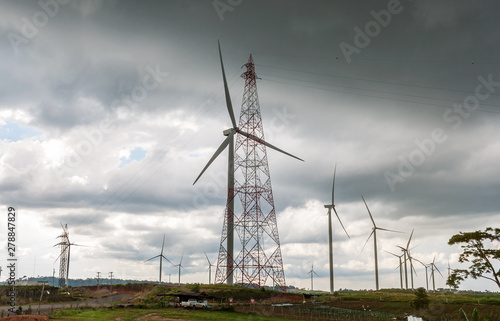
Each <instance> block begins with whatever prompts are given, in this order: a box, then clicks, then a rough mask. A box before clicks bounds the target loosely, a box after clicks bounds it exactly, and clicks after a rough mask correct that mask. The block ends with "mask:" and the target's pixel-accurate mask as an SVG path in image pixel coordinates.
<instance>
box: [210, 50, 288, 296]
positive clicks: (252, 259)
mask: <svg viewBox="0 0 500 321" xmlns="http://www.w3.org/2000/svg"><path fill="white" fill-rule="evenodd" d="M245 67H246V71H245V72H244V73H243V74H242V75H241V76H242V78H243V79H245V89H244V93H243V103H242V106H241V113H240V119H239V126H238V129H239V131H241V132H243V133H244V134H242V133H240V132H239V133H238V135H237V138H236V144H235V145H234V189H233V190H231V189H229V190H228V199H227V205H226V210H225V215H224V225H223V228H222V236H221V242H220V247H219V256H218V260H217V271H216V276H215V282H216V283H224V282H226V281H228V278H231V280H232V279H234V283H237V284H245V285H250V286H253V287H254V288H261V287H263V286H264V285H266V281H268V278H270V279H271V280H270V281H272V283H273V284H275V285H276V286H277V287H279V288H280V289H281V290H282V291H286V283H285V273H284V271H283V260H282V256H281V247H280V240H279V235H278V224H277V221H276V211H275V207H274V198H273V192H272V187H271V176H270V172H269V166H268V162H267V153H266V146H265V145H264V144H265V143H263V142H265V140H264V129H263V126H262V117H261V112H260V106H259V99H258V95H257V85H256V80H257V79H258V78H257V76H256V74H255V66H254V63H253V59H252V55H250V58H249V59H248V62H247V63H246V64H245ZM248 134H250V135H248ZM231 147H232V146H230V147H229V148H231ZM292 157H294V156H292ZM238 200H239V202H238ZM232 208H234V212H233V210H232ZM228 222H229V223H231V224H228ZM228 226H229V228H231V227H232V228H233V231H234V232H235V234H236V236H237V237H235V238H234V241H235V242H234V243H233V244H234V247H233V248H232V249H227V246H226V244H229V243H231V242H227V240H228V237H229V238H230V239H231V238H232V233H229V235H228V229H229V228H228ZM229 232H232V231H229ZM230 253H234V254H233V258H232V260H231V259H228V258H229V256H230ZM231 271H232V273H231ZM270 283H271V282H270Z"/></svg>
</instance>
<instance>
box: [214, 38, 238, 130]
mask: <svg viewBox="0 0 500 321" xmlns="http://www.w3.org/2000/svg"><path fill="white" fill-rule="evenodd" d="M217 44H218V45H219V58H220V66H221V69H222V80H223V81H224V93H225V95H226V106H227V111H228V112H229V117H231V123H232V124H233V128H236V127H237V126H236V120H235V118H234V112H233V105H232V103H231V95H230V94H229V88H228V86H227V80H226V73H225V72H224V63H223V62H222V53H221V50H220V41H218V40H217Z"/></svg>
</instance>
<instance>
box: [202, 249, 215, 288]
mask: <svg viewBox="0 0 500 321" xmlns="http://www.w3.org/2000/svg"><path fill="white" fill-rule="evenodd" d="M203 253H205V252H203ZM205 257H206V258H207V261H208V284H212V266H213V264H212V263H210V260H209V259H208V255H207V253H205Z"/></svg>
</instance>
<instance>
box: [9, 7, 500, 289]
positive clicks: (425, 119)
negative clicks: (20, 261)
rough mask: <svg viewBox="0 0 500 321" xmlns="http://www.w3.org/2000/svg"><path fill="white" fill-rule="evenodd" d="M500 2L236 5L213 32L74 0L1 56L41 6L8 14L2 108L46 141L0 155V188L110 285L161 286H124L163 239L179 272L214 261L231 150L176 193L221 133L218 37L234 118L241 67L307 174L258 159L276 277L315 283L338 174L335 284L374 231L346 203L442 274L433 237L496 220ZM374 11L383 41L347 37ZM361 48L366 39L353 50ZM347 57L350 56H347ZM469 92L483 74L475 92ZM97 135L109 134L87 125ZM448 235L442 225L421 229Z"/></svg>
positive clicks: (194, 23)
mask: <svg viewBox="0 0 500 321" xmlns="http://www.w3.org/2000/svg"><path fill="white" fill-rule="evenodd" d="M395 5H397V6H398V8H399V9H398V10H397V11H398V13H397V14H391V15H390V21H388V20H387V19H388V18H387V16H385V18H384V16H383V15H384V12H386V11H387V10H389V7H390V6H395ZM498 7H499V4H498V3H497V2H485V1H484V2H477V3H476V2H470V1H440V2H433V1H406V0H401V1H400V2H397V1H351V2H331V1H316V2H315V3H314V4H311V3H308V2H302V1H286V2H285V1H272V2H269V1H242V2H241V3H240V4H239V5H237V6H235V7H234V8H233V10H231V11H227V12H224V13H223V19H222V20H221V19H220V17H219V15H218V13H217V10H216V9H215V8H214V7H213V4H212V2H211V1H206V2H201V1H148V2H139V1H70V2H69V3H67V4H64V5H62V4H61V5H60V6H59V9H58V10H59V11H58V12H57V14H54V16H53V17H50V19H48V21H47V23H46V24H45V25H44V26H38V27H37V33H36V35H34V36H33V37H29V38H28V37H26V39H28V41H27V42H22V43H20V44H19V46H18V48H17V49H18V52H16V50H15V49H16V47H13V45H12V42H11V40H9V38H8V35H9V33H16V34H17V35H19V36H26V35H23V33H22V32H23V28H24V30H25V31H26V30H28V29H29V28H28V27H27V26H26V25H24V27H23V23H24V24H26V20H24V18H26V19H28V21H29V22H31V23H33V17H34V15H35V14H37V13H38V12H44V11H43V8H42V7H41V6H40V5H39V4H38V3H37V2H33V3H30V2H17V1H7V2H4V3H2V11H1V13H0V17H1V18H2V24H1V25H0V28H1V33H0V35H1V37H2V38H1V39H3V40H2V41H0V51H1V53H2V56H3V57H5V58H4V59H3V60H2V62H0V70H1V71H2V75H3V78H2V79H3V80H2V81H0V94H1V95H0V96H1V98H0V111H1V112H2V116H3V117H5V118H6V121H8V122H18V123H20V124H29V125H30V126H34V127H36V129H37V130H38V131H40V132H42V135H40V137H37V138H31V139H25V140H21V141H18V142H15V143H11V142H8V141H4V140H2V143H1V144H2V145H1V147H2V149H5V150H2V151H1V153H0V155H2V156H1V158H0V161H1V162H0V164H1V172H0V174H1V175H2V182H3V183H2V185H1V187H0V188H1V189H2V190H3V191H4V194H3V195H4V196H5V197H6V198H8V199H11V200H15V201H16V202H17V204H19V205H21V206H23V207H24V208H25V209H26V211H27V212H29V211H33V213H35V212H37V211H41V212H43V213H45V214H44V215H43V216H40V217H42V218H43V221H44V222H46V224H47V226H49V227H50V228H51V229H52V230H53V231H54V233H55V231H59V230H60V227H59V226H58V222H57V221H58V220H61V221H64V222H67V223H68V226H69V227H70V230H71V233H72V235H75V236H78V237H81V239H82V241H86V240H90V239H92V240H94V241H95V243H96V244H93V247H92V248H91V249H89V250H88V251H89V252H85V251H87V250H84V249H81V250H80V249H79V251H81V253H82V254H83V253H92V255H91V257H106V255H109V257H110V258H114V259H116V260H119V261H120V264H119V265H120V267H121V268H123V269H124V270H123V271H122V272H121V273H123V274H126V273H129V274H134V275H141V277H142V276H143V275H144V274H141V273H146V272H144V271H155V272H154V273H157V272H156V270H155V269H156V268H157V267H156V265H155V264H151V265H144V266H143V265H141V266H140V267H141V268H140V271H138V270H137V266H136V265H137V264H136V263H137V262H136V261H137V260H138V258H139V257H140V258H141V259H142V258H144V259H147V258H149V257H150V256H154V255H157V254H158V253H159V249H160V247H161V241H162V237H163V234H164V233H165V234H166V243H167V244H168V249H167V248H166V253H168V254H169V255H171V256H172V259H173V260H174V262H176V263H177V262H178V261H179V260H180V257H181V255H182V252H183V251H185V258H184V260H185V261H183V262H186V266H188V265H191V264H192V265H193V266H198V265H199V264H200V262H201V261H203V259H204V257H203V255H202V253H201V252H202V251H206V252H207V253H209V255H210V257H215V256H216V253H217V248H218V245H219V243H218V242H219V234H220V231H221V226H220V225H221V224H222V215H223V207H224V204H225V202H226V200H225V198H226V190H225V189H226V184H227V182H226V171H227V167H226V166H227V156H226V155H227V154H225V153H223V154H222V155H221V156H220V157H219V159H217V160H216V161H215V162H214V163H213V164H212V166H211V167H210V168H209V169H208V170H207V172H206V173H205V174H204V176H203V177H202V179H201V180H200V181H199V182H198V183H197V184H196V185H195V186H194V187H193V186H192V183H193V181H194V179H195V178H196V176H197V175H198V174H199V172H200V171H201V169H202V168H203V166H205V164H206V162H207V161H208V160H209V159H210V157H211V156H212V154H213V153H214V151H215V149H216V148H217V147H218V146H219V144H220V143H221V142H222V139H223V138H224V137H223V136H222V135H221V134H222V131H223V130H224V129H226V128H227V127H228V126H229V125H230V120H229V117H228V115H227V111H226V107H225V102H224V98H223V94H222V80H221V73H220V66H219V61H218V52H217V40H218V39H219V40H220V41H221V46H222V54H223V58H224V63H225V67H226V73H227V76H228V81H229V87H230V91H231V94H232V97H233V106H234V109H235V114H236V115H238V114H239V109H240V106H241V99H242V98H241V97H242V91H243V84H244V81H243V80H242V79H241V78H239V75H240V74H241V73H242V72H243V69H241V68H240V67H241V66H242V64H244V63H245V62H246V61H247V59H248V56H249V54H250V53H252V54H253V58H254V61H255V63H256V71H257V74H258V75H259V76H260V77H261V78H262V80H259V81H258V83H257V84H258V91H259V99H260V104H261V108H262V115H263V123H264V131H265V133H266V139H269V141H270V142H271V143H272V144H274V145H276V146H279V147H280V148H283V149H284V150H287V151H288V152H290V153H292V154H295V155H297V156H298V157H301V158H303V159H305V161H306V162H305V163H301V162H298V161H296V160H294V159H291V158H288V157H287V156H284V155H281V154H279V153H277V152H275V151H271V150H268V158H269V166H270V172H271V176H272V182H273V191H274V198H275V205H276V211H277V213H278V225H279V227H280V231H283V235H282V242H283V243H282V245H283V252H284V253H285V254H286V255H285V254H284V261H285V264H287V266H288V265H289V266H290V268H289V269H290V270H289V271H287V274H288V275H290V276H291V277H297V278H305V277H307V276H306V275H301V273H302V274H304V273H303V272H304V271H306V270H307V269H306V265H309V266H310V262H311V261H314V260H316V261H317V265H316V263H315V267H316V266H318V271H319V272H320V273H321V275H326V267H327V265H326V261H324V260H323V257H324V255H323V254H325V253H326V252H324V251H326V248H325V247H324V246H323V245H324V242H325V240H326V234H325V233H323V232H319V230H320V229H321V228H322V227H324V225H325V224H324V223H325V217H326V212H325V211H324V208H323V207H322V204H326V202H328V201H329V199H330V197H331V195H330V189H331V181H332V175H333V167H334V165H335V163H337V165H338V167H337V177H336V202H337V205H338V207H337V209H339V210H340V212H339V214H340V216H341V218H342V220H343V222H344V223H345V224H346V226H347V227H348V228H352V229H353V231H354V232H352V235H353V239H352V240H344V238H341V237H343V235H342V234H340V232H342V231H338V230H337V228H338V226H337V225H335V233H336V234H335V236H336V237H338V240H339V241H338V242H337V243H336V244H335V246H338V247H339V249H338V251H337V252H336V253H338V254H337V255H338V257H337V259H338V265H339V266H341V267H339V269H338V271H339V272H338V275H339V277H343V276H345V278H344V279H341V281H340V282H341V283H342V282H345V283H348V279H349V278H348V277H349V276H350V277H352V276H353V275H354V274H355V273H360V274H363V275H365V274H366V275H367V277H366V280H368V281H366V282H370V280H369V278H368V273H370V272H367V271H368V270H369V269H371V268H372V265H371V263H369V262H368V261H367V260H368V259H369V258H370V259H371V255H372V254H371V252H367V254H366V257H354V256H352V255H351V254H352V253H353V252H356V251H359V250H360V247H361V246H362V243H363V242H365V240H366V237H368V234H369V232H370V227H371V226H370V225H369V223H370V221H369V218H368V215H367V213H366V209H365V208H364V205H363V204H362V201H361V196H360V195H361V194H363V196H364V197H365V199H366V200H367V203H368V204H369V206H370V208H371V209H373V213H374V215H376V220H377V222H380V224H381V225H383V224H385V225H391V223H394V225H398V226H394V227H393V228H398V229H402V230H404V231H410V230H411V229H412V228H413V227H415V226H416V227H418V228H419V229H420V230H421V233H420V234H416V238H417V239H419V238H420V239H419V241H420V242H421V243H424V242H438V243H439V244H441V243H442V244H444V246H443V249H441V248H440V247H439V250H440V252H442V253H440V254H442V258H443V260H444V258H445V255H449V254H450V252H451V249H448V248H446V246H445V245H446V238H447V236H449V235H448V234H452V233H454V232H456V231H457V230H466V229H468V228H473V229H480V228H483V226H482V225H483V224H486V223H487V222H489V221H488V219H492V220H494V219H495V217H498V206H499V205H500V204H499V201H498V199H499V197H498V191H499V185H500V183H499V182H498V179H497V178H498V177H499V175H498V170H497V166H496V163H497V161H496V160H497V159H498V157H500V155H499V154H498V152H497V150H498V148H497V147H498V142H497V140H496V137H497V135H496V128H497V127H498V126H497V125H498V124H497V123H498V112H499V110H498V108H497V106H498V102H499V99H498V97H499V95H500V86H499V85H497V82H498V81H500V76H499V69H498V68H499V67H498V66H499V65H498V64H497V63H496V60H497V57H498V53H499V52H498V51H499V48H498V43H497V41H496V39H497V38H498V37H497V35H498V33H499V32H500V29H499V28H498V22H497V20H498V19H497V17H496V15H495V13H496V12H498V9H499V8H498ZM393 9H394V8H393ZM393 11H394V10H393ZM375 16H377V17H379V18H380V17H381V16H382V18H380V19H386V22H385V24H386V26H382V25H380V22H378V23H379V25H380V26H379V29H378V31H377V30H375V29H374V30H375V31H376V32H374V30H372V33H375V34H374V35H373V36H368V38H366V37H367V36H366V35H365V36H360V35H358V34H357V33H358V31H357V30H361V31H362V32H363V33H365V34H366V33H367V30H366V28H367V26H368V27H369V24H370V23H371V25H372V27H373V23H372V22H373V21H375V22H376V21H377V19H376V18H375ZM26 28H28V29H26ZM358 28H359V29H358ZM31 31H33V30H31ZM368 32H369V31H368ZM363 37H364V38H365V39H364V41H365V42H366V41H367V40H366V39H368V43H366V46H362V47H360V46H358V45H359V43H358V44H357V42H359V41H362V40H363V39H361V38H363ZM343 43H345V44H348V45H350V46H352V47H353V48H357V51H356V52H354V53H350V54H346V53H345V52H343V51H342V48H343V47H342V44H343ZM344 48H345V46H344ZM151 70H156V75H157V76H161V81H158V82H157V83H156V84H157V85H158V86H154V88H152V87H151V88H152V89H146V87H147V86H148V85H147V84H149V85H150V86H152V85H153V84H154V83H152V82H150V83H145V77H146V76H147V75H148V74H149V75H151ZM479 77H483V79H492V80H491V81H490V87H487V86H486V85H485V84H484V82H481V81H480V80H479ZM150 79H151V78H150ZM480 84H483V87H482V88H481V89H480V94H483V95H484V94H485V93H487V92H488V93H490V95H489V96H488V97H487V98H484V99H478V102H479V106H478V108H477V110H472V111H470V115H468V116H464V115H465V114H459V113H457V110H456V108H455V107H454V104H461V105H463V104H465V103H466V102H467V99H469V101H472V100H471V99H473V98H474V97H476V98H477V97H478V96H477V93H476V89H477V86H478V85H480ZM134 95H135V98H134ZM141 95H142V96H141ZM471 97H472V98H471ZM119 106H122V109H118V108H117V107H119ZM454 108H455V109H454ZM450 109H451V111H449V110H450ZM461 111H463V109H462V110H461ZM447 112H448V114H446V113H447ZM446 115H448V116H446ZM452 116H453V117H455V118H450V117H452ZM457 117H458V118H457ZM103 121H107V122H108V123H109V128H111V129H109V131H103V130H102V127H100V126H101V124H102V122H103ZM436 128H439V129H441V130H442V131H443V135H445V136H446V140H444V141H443V142H434V147H433V150H432V152H428V153H425V150H423V149H422V147H421V146H422V144H419V143H416V141H418V142H423V141H425V142H428V140H429V139H431V138H432V133H433V131H434V130H435V129H436ZM426 146H429V145H426ZM136 148H140V149H141V150H143V151H145V157H144V158H143V159H141V160H140V161H131V162H130V163H129V164H127V165H126V166H123V167H122V168H121V167H120V164H121V163H122V161H121V160H122V159H123V157H124V156H123V155H127V152H130V151H133V150H135V149H136ZM418 153H420V154H418ZM419 155H420V156H421V155H424V156H423V158H422V157H420V158H421V160H419V162H417V163H418V164H416V163H415V162H414V163H415V164H413V165H412V167H413V169H411V168H408V165H407V163H408V162H410V159H411V157H414V160H417V158H415V157H416V156H419ZM71 156H72V157H73V158H71ZM76 157H79V158H80V159H78V161H76V159H77V158H76ZM404 162H406V163H405V164H406V165H405V164H403V163H404ZM402 164H403V165H402ZM410 164H411V163H410ZM405 166H406V167H405ZM401 168H404V169H405V170H406V173H409V174H408V175H406V174H405V172H401V171H400V169H401ZM387 172H391V173H393V174H394V175H400V174H401V173H403V174H404V175H405V176H404V177H403V176H393V177H400V178H399V180H398V181H397V182H396V183H394V184H393V186H392V187H393V189H394V191H393V190H392V189H391V184H390V183H388V181H387V176H385V175H386V173H387ZM6 178H10V179H6ZM49 211H50V212H52V214H50V215H49V214H48V213H47V212H49ZM29 215H35V214H29ZM476 217H477V218H478V219H476V220H474V219H473V218H476ZM450 218H451V219H450ZM444 222H447V224H449V225H447V226H446V227H442V228H441V229H440V230H439V231H436V230H435V229H434V227H433V225H435V224H441V226H443V224H444ZM388 223H389V224H388ZM396 223H397V224H396ZM385 225H384V226H385ZM299 227H300V228H299ZM389 227H390V226H389ZM301 229H303V230H301ZM299 230H300V233H299V232H298V231H299ZM56 234H57V233H55V235H56ZM423 237H426V238H427V239H428V240H427V239H426V240H425V241H424V240H423ZM438 237H439V238H440V239H439V240H437V238H438ZM405 238H406V235H405ZM116 239H123V240H124V241H123V243H120V242H118V243H117V241H116ZM384 240H385V241H386V242H387V243H385V245H389V243H390V242H392V241H394V240H397V241H398V242H404V240H403V237H401V239H400V236H394V235H383V236H381V242H382V243H381V244H382V245H381V246H384V244H383V242H384ZM167 241H168V242H167ZM51 242H52V241H51ZM97 243H98V244H99V245H97ZM358 243H360V244H361V245H360V244H358ZM51 244H52V243H51ZM391 246H392V244H391ZM422 246H423V247H426V246H427V245H422ZM312 248H314V249H315V250H314V251H313V250H312ZM436 248H438V247H436ZM144 249H146V250H144ZM316 250H317V251H316ZM366 250H367V249H365V251H366ZM315 251H316V252H315ZM157 252H158V253H157ZM323 252H324V253H323ZM422 252H424V251H423V250H422ZM318 253H323V254H321V255H318ZM422 254H424V253H422ZM429 255H430V254H429ZM169 258H170V257H169ZM381 258H382V259H383V258H384V256H383V255H381ZM80 260H81V258H80ZM87 260H90V258H87ZM116 260H112V261H113V262H117V261H116ZM304 261H307V262H308V263H307V264H306V265H304V264H302V263H303V262H304ZM124 262H125V263H124ZM51 263H52V262H51ZM213 263H214V262H213ZM99 264H101V263H99ZM203 264H205V262H204V261H203ZM301 264H302V265H303V266H302V265H301ZM336 264H337V263H336ZM383 264H385V263H383ZM383 264H382V263H381V265H383ZM387 264H388V263H387ZM128 266H130V269H129V270H126V267H128ZM295 266H298V267H300V269H301V270H300V269H298V268H297V269H296V268H295ZM387 266H388V265H387ZM387 266H384V267H383V268H385V269H387ZM383 268H382V267H381V270H383ZM193 269H194V270H196V269H195V268H193ZM200 271H201V270H200ZM194 272H196V271H193V273H194ZM80 273H86V272H84V270H82V271H81V272H80ZM154 275H156V274H154ZM155 277H156V276H155ZM366 284H367V283H363V287H370V286H372V285H370V284H371V283H368V285H366ZM354 286H355V285H354ZM354 286H352V285H351V287H354Z"/></svg>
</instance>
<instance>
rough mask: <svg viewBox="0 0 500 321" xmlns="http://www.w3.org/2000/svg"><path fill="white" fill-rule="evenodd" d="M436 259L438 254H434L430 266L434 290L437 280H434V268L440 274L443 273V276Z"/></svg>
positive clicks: (434, 289)
mask: <svg viewBox="0 0 500 321" xmlns="http://www.w3.org/2000/svg"><path fill="white" fill-rule="evenodd" d="M435 261H436V255H435V254H434V259H433V260H432V263H430V266H431V278H432V290H433V291H436V282H435V281H434V269H436V270H437V271H438V272H439V274H440V275H441V277H443V275H442V274H441V271H439V269H438V268H437V266H436V264H434V262H435Z"/></svg>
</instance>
